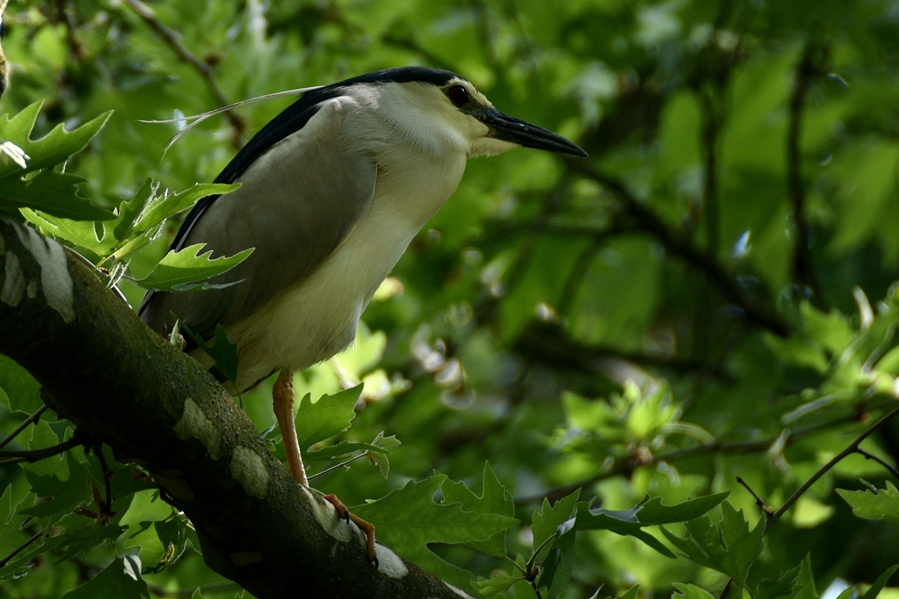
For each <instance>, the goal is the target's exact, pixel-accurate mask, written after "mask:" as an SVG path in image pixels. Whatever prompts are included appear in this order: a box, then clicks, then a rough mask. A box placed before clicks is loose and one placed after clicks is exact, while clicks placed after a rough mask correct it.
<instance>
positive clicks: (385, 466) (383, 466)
mask: <svg viewBox="0 0 899 599" xmlns="http://www.w3.org/2000/svg"><path fill="white" fill-rule="evenodd" d="M371 444H372V445H374V446H375V447H377V448H378V449H380V450H381V451H377V450H372V453H370V454H368V458H369V459H370V460H371V461H372V462H373V463H375V464H377V466H378V468H379V469H380V470H381V476H383V477H384V478H387V474H388V473H389V472H390V461H389V460H388V459H387V454H389V453H390V450H391V449H393V448H394V447H397V446H399V445H400V440H399V439H397V438H396V436H394V435H390V436H389V437H385V436H384V431H381V432H380V433H378V434H377V435H375V438H374V439H373V440H372V442H371Z"/></svg>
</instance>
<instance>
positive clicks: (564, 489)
mask: <svg viewBox="0 0 899 599" xmlns="http://www.w3.org/2000/svg"><path fill="white" fill-rule="evenodd" d="M891 403H893V402H891ZM871 409H876V408H871ZM857 419H858V415H857V414H852V415H849V416H843V417H841V418H837V419H834V420H830V421H827V422H822V423H820V424H814V425H812V426H808V427H806V428H802V429H799V430H796V431H792V432H790V433H789V434H788V435H787V438H786V439H785V440H784V441H783V446H784V447H787V446H789V445H790V444H792V443H793V442H795V441H798V440H799V439H801V438H804V437H807V436H809V435H812V434H815V433H817V432H819V431H821V430H825V429H827V428H831V427H834V426H838V425H840V424H844V423H846V422H852V421H855V420H857ZM780 438H781V435H777V436H775V437H769V438H767V439H761V440H759V441H746V442H740V443H729V444H725V443H722V442H721V441H720V440H715V441H712V442H711V443H704V444H702V445H695V446H693V447H687V448H684V449H677V450H674V451H670V452H668V453H664V454H660V455H656V456H652V457H651V458H650V459H648V460H644V461H641V462H639V463H637V464H636V468H645V467H647V466H653V465H655V464H658V463H660V462H668V463H671V462H678V461H680V460H684V459H687V458H692V457H696V456H699V455H703V454H706V453H716V452H717V453H722V454H725V453H754V452H758V451H767V450H768V449H769V448H770V447H771V445H773V444H774V443H775V442H776V441H778V440H779V439H780ZM629 457H630V456H628V458H629ZM628 458H625V459H622V460H619V461H618V462H617V463H616V464H615V465H614V466H613V467H612V468H610V469H608V470H606V471H604V472H602V473H601V474H597V475H595V476H591V477H590V478H586V479H583V480H579V481H577V482H574V483H571V484H568V485H564V486H561V487H557V488H555V489H551V490H549V491H547V492H545V493H542V494H540V495H533V496H530V497H520V498H516V499H515V505H529V504H532V503H537V502H540V501H543V500H544V499H549V500H550V501H553V500H554V499H558V498H561V497H565V496H566V495H568V494H570V493H572V492H574V491H576V490H577V489H580V488H583V487H586V486H589V485H592V484H595V483H597V482H599V481H602V480H606V479H609V478H612V477H614V476H618V475H621V474H627V473H629V472H633V470H635V469H636V468H635V465H634V463H633V462H632V461H631V460H630V459H628Z"/></svg>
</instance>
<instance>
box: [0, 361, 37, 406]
mask: <svg viewBox="0 0 899 599" xmlns="http://www.w3.org/2000/svg"><path fill="white" fill-rule="evenodd" d="M0 391H2V392H3V393H5V394H6V397H7V401H8V402H9V409H10V410H12V411H14V412H25V413H26V414H32V413H33V412H34V411H35V410H37V409H38V408H40V407H41V406H42V405H44V402H43V400H41V386H40V384H39V383H38V382H37V381H36V380H35V379H34V377H33V376H31V373H30V372H28V371H27V370H25V369H24V368H22V367H21V366H19V364H18V363H16V361H15V360H13V359H12V358H9V357H7V356H4V355H2V354H0Z"/></svg>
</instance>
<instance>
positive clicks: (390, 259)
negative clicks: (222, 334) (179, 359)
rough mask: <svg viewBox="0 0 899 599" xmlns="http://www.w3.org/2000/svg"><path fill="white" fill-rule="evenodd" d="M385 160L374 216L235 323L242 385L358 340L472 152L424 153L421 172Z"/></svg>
mask: <svg viewBox="0 0 899 599" xmlns="http://www.w3.org/2000/svg"><path fill="white" fill-rule="evenodd" d="M393 158H395V159H396V162H394V164H387V165H383V168H382V167H381V166H380V165H379V172H378V179H377V184H376V187H375V197H374V199H373V201H372V205H371V209H370V210H369V212H368V214H367V215H366V217H365V218H364V219H363V220H362V221H361V222H360V223H359V224H358V225H357V226H356V228H355V229H354V230H353V231H352V232H351V233H350V234H349V235H348V236H347V237H346V239H345V240H344V241H343V243H342V244H341V245H340V246H339V247H338V248H337V249H336V250H335V251H334V252H333V253H332V254H331V255H330V256H329V257H328V258H327V259H326V260H325V261H324V262H323V263H322V265H321V266H320V267H319V268H318V269H317V270H316V271H315V272H314V273H313V274H312V275H310V276H309V277H308V278H307V279H305V280H303V281H301V282H300V283H298V284H297V285H294V286H293V287H290V288H288V289H287V290H285V291H284V292H283V293H281V294H280V295H279V296H277V297H276V298H275V299H274V300H272V301H271V302H270V303H269V304H268V305H266V307H265V308H264V309H262V310H258V311H257V312H256V313H254V314H253V315H251V316H250V317H248V318H246V319H245V320H243V321H241V322H239V323H236V324H235V325H233V326H232V327H229V329H228V331H227V332H228V336H229V338H230V339H231V341H232V342H234V343H236V344H237V346H238V352H239V354H240V369H239V381H238V386H239V387H241V388H247V387H249V386H250V385H252V384H253V383H255V382H257V381H259V380H261V379H263V378H265V377H267V376H268V375H269V374H270V373H272V372H273V371H275V370H281V369H292V370H299V369H302V368H306V367H308V366H311V365H313V364H316V363H318V362H321V361H322V360H326V359H328V358H330V357H331V356H333V355H334V354H336V353H338V352H339V351H341V350H343V349H344V348H346V347H347V346H348V345H349V344H350V343H352V341H353V339H354V337H355V334H356V326H357V324H358V321H359V317H360V316H361V315H362V311H363V310H364V309H365V307H366V306H367V305H368V302H369V300H371V297H372V295H373V294H374V292H375V291H376V290H377V288H378V286H379V285H380V284H381V282H382V281H383V280H384V278H385V277H386V276H387V275H388V274H390V271H391V270H392V269H393V267H394V266H395V265H396V263H397V261H399V259H400V257H401V256H402V255H403V252H404V251H405V250H406V248H407V246H408V245H409V243H410V242H411V241H412V239H413V237H415V235H416V234H417V233H418V231H419V230H421V228H422V227H423V226H424V224H425V223H426V222H427V221H428V219H430V218H431V217H432V216H433V215H434V214H435V213H436V212H437V210H439V209H440V207H441V206H442V205H443V204H444V203H445V202H446V200H447V199H448V198H449V196H450V195H451V194H452V193H453V191H455V189H456V187H457V186H458V183H459V181H460V179H461V177H462V173H463V172H464V169H465V156H464V155H461V154H457V153H455V152H453V153H451V154H450V155H444V156H442V157H440V158H439V159H438V158H436V157H435V159H434V160H432V161H430V162H428V161H423V160H422V157H421V155H419V156H418V157H417V161H416V162H415V164H416V165H417V167H418V168H417V169H416V170H415V171H411V170H407V169H404V168H402V166H403V165H405V164H410V163H412V162H411V161H406V160H404V159H403V157H402V156H399V155H394V156H393Z"/></svg>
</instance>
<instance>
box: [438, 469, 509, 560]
mask: <svg viewBox="0 0 899 599" xmlns="http://www.w3.org/2000/svg"><path fill="white" fill-rule="evenodd" d="M481 480H482V485H481V488H482V489H483V491H482V492H481V495H480V496H478V495H475V493H474V492H473V491H472V490H471V489H469V488H468V487H467V486H465V483H462V482H458V483H457V482H453V481H447V482H446V483H444V485H443V487H442V489H443V499H444V502H445V503H461V504H462V505H463V506H464V507H465V509H467V510H469V511H472V512H477V513H480V514H500V515H503V516H508V517H510V518H513V517H514V516H515V503H514V502H513V500H512V494H511V493H509V492H508V491H506V488H505V487H504V486H503V485H502V483H500V482H499V479H498V478H497V477H496V473H494V472H493V469H492V468H491V467H490V464H489V463H487V462H484V472H483V475H482V478H481ZM515 522H516V523H517V522H518V520H517V519H516V520H515ZM471 545H472V546H473V547H474V548H476V549H479V550H481V551H483V552H484V553H488V554H490V555H494V556H496V557H501V558H504V557H506V534H505V531H503V532H501V533H497V534H495V535H493V536H492V537H490V538H489V539H488V540H487V541H483V542H472V543H471Z"/></svg>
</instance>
